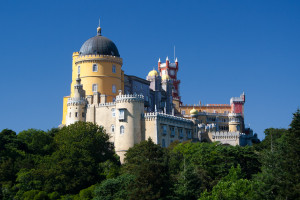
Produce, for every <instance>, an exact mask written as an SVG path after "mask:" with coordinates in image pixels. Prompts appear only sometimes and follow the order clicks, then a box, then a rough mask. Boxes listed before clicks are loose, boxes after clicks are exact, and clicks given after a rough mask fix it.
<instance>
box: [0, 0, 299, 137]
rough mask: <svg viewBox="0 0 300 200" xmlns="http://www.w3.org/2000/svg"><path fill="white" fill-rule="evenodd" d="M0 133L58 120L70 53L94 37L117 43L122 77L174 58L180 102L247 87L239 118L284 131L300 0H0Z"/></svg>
mask: <svg viewBox="0 0 300 200" xmlns="http://www.w3.org/2000/svg"><path fill="white" fill-rule="evenodd" d="M0 9H1V11H0V41H1V43H0V44H1V46H0V60H1V62H0V67H1V78H0V89H1V93H0V94H1V98H0V105H1V106H2V109H1V111H0V131H1V130H2V129H4V128H9V129H12V130H15V131H16V132H19V131H21V130H25V129H28V128H37V129H43V130H47V129H50V128H52V127H57V126H58V125H59V124H60V123H61V119H62V102H63V96H67V95H69V94H70V83H71V64H72V53H73V52H74V51H79V49H80V47H81V45H82V44H83V43H84V41H86V40H87V39H89V38H90V37H93V36H95V35H96V28H97V26H98V19H99V17H100V18H101V27H102V34H103V36H106V37H108V38H110V39H111V40H112V41H114V42H115V44H116V45H117V47H118V49H119V52H120V55H121V57H122V58H123V61H124V65H123V70H124V71H125V73H126V74H129V75H135V76H139V77H142V78H145V77H146V75H147V73H148V72H149V71H150V70H152V68H153V67H156V66H157V61H158V58H159V57H160V58H161V59H162V60H165V58H166V57H167V56H169V58H170V59H172V60H173V48H174V45H176V57H178V61H179V74H178V76H179V79H180V80H181V85H180V87H181V88H180V91H181V96H182V100H183V103H184V104H197V103H198V102H199V101H201V102H202V103H204V104H207V103H209V104H213V103H216V104H223V103H228V104H229V100H230V98H231V97H233V96H239V95H240V94H241V93H242V92H243V91H245V93H246V104H245V123H246V124H250V126H251V128H253V129H254V132H257V133H258V135H259V137H260V138H263V137H264V134H263V131H264V129H265V128H269V127H275V128H288V125H289V124H290V122H291V119H292V113H293V112H295V111H296V110H297V108H298V107H299V105H300V90H299V86H300V69H299V68H300V37H299V36H300V1H283V0H282V1H276V0H271V1H267V0H264V1H261V0H249V1H247V0H245V1H240V0H237V1H223V0H220V1H213V0H211V1H206V0H205V1H200V0H197V1H174V0H172V1H76V0H72V1H60V0H52V1H1V2H0Z"/></svg>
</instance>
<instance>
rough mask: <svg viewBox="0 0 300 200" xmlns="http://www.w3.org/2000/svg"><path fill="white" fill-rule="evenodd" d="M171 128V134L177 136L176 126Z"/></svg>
mask: <svg viewBox="0 0 300 200" xmlns="http://www.w3.org/2000/svg"><path fill="white" fill-rule="evenodd" d="M170 130H171V136H173V137H174V136H175V128H174V127H170Z"/></svg>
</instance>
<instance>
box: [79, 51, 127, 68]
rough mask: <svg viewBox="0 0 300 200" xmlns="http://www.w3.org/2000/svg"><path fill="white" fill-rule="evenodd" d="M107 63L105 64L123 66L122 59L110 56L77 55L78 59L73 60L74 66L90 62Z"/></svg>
mask: <svg viewBox="0 0 300 200" xmlns="http://www.w3.org/2000/svg"><path fill="white" fill-rule="evenodd" d="M95 60H97V61H107V62H116V63H118V64H120V65H122V64H123V59H122V58H119V57H116V56H111V55H98V54H94V55H79V56H78V57H76V58H75V64H80V63H83V62H92V61H95Z"/></svg>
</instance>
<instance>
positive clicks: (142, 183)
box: [124, 138, 169, 200]
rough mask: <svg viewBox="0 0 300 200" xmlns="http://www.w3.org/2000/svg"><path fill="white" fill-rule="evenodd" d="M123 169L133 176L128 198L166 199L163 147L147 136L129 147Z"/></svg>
mask: <svg viewBox="0 0 300 200" xmlns="http://www.w3.org/2000/svg"><path fill="white" fill-rule="evenodd" d="M124 169H125V171H126V172H128V173H129V174H133V175H134V176H135V180H134V182H133V183H132V184H130V186H129V189H130V199H132V200H134V199H145V200H148V199H166V198H167V195H168V193H169V174H168V157H167V154H166V152H165V149H163V148H162V147H160V146H159V145H156V144H154V143H153V141H152V140H151V139H150V138H149V139H148V140H147V141H143V142H141V143H140V144H136V145H135V146H134V147H132V148H130V149H129V150H128V151H127V153H126V157H125V164H124Z"/></svg>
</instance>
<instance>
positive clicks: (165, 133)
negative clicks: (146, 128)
mask: <svg viewBox="0 0 300 200" xmlns="http://www.w3.org/2000/svg"><path fill="white" fill-rule="evenodd" d="M162 130H163V135H167V125H163V126H162Z"/></svg>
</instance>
